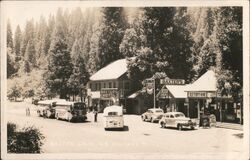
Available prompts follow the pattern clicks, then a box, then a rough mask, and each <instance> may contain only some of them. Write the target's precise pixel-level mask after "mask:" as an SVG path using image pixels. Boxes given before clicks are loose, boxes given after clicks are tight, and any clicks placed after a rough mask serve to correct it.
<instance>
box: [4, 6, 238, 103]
mask: <svg viewBox="0 0 250 160" xmlns="http://www.w3.org/2000/svg"><path fill="white" fill-rule="evenodd" d="M131 10H132V11H133V14H130V12H128V11H131ZM242 48H243V46H242V8H241V7H213V8H208V7H203V8H198V7H196V8H186V7H180V8H176V7H146V8H133V9H132V8H123V7H108V8H88V9H85V10H82V9H81V8H75V9H73V10H71V11H69V10H67V9H66V10H63V9H61V8H59V9H58V10H57V13H56V15H50V16H49V17H47V18H45V17H43V16H41V17H40V20H39V21H35V20H34V19H31V20H27V22H26V26H25V28H24V29H21V28H20V26H17V27H16V29H15V31H14V32H13V31H12V29H11V22H10V21H8V24H7V68H8V70H7V78H8V88H9V90H8V95H11V94H13V92H14V91H16V90H17V88H19V89H18V90H19V92H20V93H19V94H18V95H22V96H24V97H30V96H52V97H53V96H55V95H59V96H60V97H61V98H65V97H66V96H69V95H70V96H73V97H74V96H76V95H82V94H83V93H82V91H83V90H84V89H85V86H86V84H87V82H88V80H89V77H90V76H91V75H92V74H93V73H95V72H96V71H97V70H99V69H100V68H102V67H104V66H106V65H107V64H109V63H111V62H113V61H115V60H117V59H121V58H127V59H128V75H129V77H130V78H132V79H133V80H138V81H142V80H144V79H145V78H149V77H152V76H153V75H154V74H155V73H158V72H162V73H164V74H166V75H167V76H168V77H170V78H180V79H185V80H186V82H187V83H191V82H193V81H194V80H195V79H197V78H198V77H199V76H201V75H202V74H204V73H205V72H206V71H207V70H209V69H214V70H215V72H216V75H217V78H218V86H217V87H218V89H219V90H220V91H221V92H222V94H229V93H228V88H230V94H232V95H233V97H234V98H235V100H236V101H241V99H242V85H243V49H242ZM130 57H135V58H132V59H130ZM31 81H32V84H30V83H29V82H31ZM20 82H22V83H20Z"/></svg>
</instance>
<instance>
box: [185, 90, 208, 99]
mask: <svg viewBox="0 0 250 160" xmlns="http://www.w3.org/2000/svg"><path fill="white" fill-rule="evenodd" d="M188 97H189V98H206V97H207V92H199V91H193V92H188Z"/></svg>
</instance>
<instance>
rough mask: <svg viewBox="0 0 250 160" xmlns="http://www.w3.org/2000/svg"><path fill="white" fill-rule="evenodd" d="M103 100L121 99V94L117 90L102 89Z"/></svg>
mask: <svg viewBox="0 0 250 160" xmlns="http://www.w3.org/2000/svg"><path fill="white" fill-rule="evenodd" d="M100 97H101V99H112V98H115V99H117V98H119V93H118V89H117V88H102V89H101V91H100Z"/></svg>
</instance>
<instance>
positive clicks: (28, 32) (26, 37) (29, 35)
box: [21, 19, 35, 57]
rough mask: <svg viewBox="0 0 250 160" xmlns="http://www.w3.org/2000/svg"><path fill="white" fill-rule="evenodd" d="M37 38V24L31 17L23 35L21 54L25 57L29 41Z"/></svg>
mask: <svg viewBox="0 0 250 160" xmlns="http://www.w3.org/2000/svg"><path fill="white" fill-rule="evenodd" d="M34 38H35V26H34V20H33V19H31V20H29V21H27V22H26V26H25V29H24V33H23V36H22V43H21V56H23V57H25V51H26V46H27V45H28V42H29V41H30V40H31V39H32V40H34Z"/></svg>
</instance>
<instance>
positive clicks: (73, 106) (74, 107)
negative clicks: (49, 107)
mask: <svg viewBox="0 0 250 160" xmlns="http://www.w3.org/2000/svg"><path fill="white" fill-rule="evenodd" d="M55 117H56V119H63V120H67V121H69V122H71V121H73V120H82V121H85V120H86V119H87V112H86V104H85V103H83V102H68V101H66V102H63V101H61V102H57V103H56V107H55Z"/></svg>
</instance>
